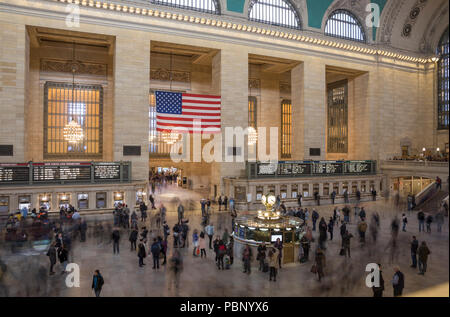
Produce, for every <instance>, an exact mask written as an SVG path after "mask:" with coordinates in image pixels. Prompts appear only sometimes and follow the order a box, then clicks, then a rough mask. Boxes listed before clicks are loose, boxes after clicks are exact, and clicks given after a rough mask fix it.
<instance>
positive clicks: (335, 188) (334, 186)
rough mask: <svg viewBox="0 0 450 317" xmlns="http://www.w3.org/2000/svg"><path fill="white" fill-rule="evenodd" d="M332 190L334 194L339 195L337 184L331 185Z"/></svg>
mask: <svg viewBox="0 0 450 317" xmlns="http://www.w3.org/2000/svg"><path fill="white" fill-rule="evenodd" d="M333 190H334V192H335V193H336V195H339V194H341V193H339V183H333Z"/></svg>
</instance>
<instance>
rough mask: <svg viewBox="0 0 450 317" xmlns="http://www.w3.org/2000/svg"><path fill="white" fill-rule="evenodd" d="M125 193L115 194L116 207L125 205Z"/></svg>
mask: <svg viewBox="0 0 450 317" xmlns="http://www.w3.org/2000/svg"><path fill="white" fill-rule="evenodd" d="M123 199H124V193H123V192H114V207H117V206H118V205H119V204H122V205H123Z"/></svg>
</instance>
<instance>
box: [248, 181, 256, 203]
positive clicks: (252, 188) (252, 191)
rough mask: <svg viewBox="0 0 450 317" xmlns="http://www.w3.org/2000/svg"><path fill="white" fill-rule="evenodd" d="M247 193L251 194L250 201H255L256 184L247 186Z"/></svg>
mask: <svg viewBox="0 0 450 317" xmlns="http://www.w3.org/2000/svg"><path fill="white" fill-rule="evenodd" d="M249 187H250V188H249V193H250V194H252V203H254V202H256V185H250V186H249Z"/></svg>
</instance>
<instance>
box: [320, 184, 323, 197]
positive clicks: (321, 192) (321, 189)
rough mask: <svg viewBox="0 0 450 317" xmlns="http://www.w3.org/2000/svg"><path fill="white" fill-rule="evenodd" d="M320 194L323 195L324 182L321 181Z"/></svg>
mask: <svg viewBox="0 0 450 317" xmlns="http://www.w3.org/2000/svg"><path fill="white" fill-rule="evenodd" d="M319 195H320V196H321V197H322V196H323V183H319Z"/></svg>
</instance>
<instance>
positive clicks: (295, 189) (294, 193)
mask: <svg viewBox="0 0 450 317" xmlns="http://www.w3.org/2000/svg"><path fill="white" fill-rule="evenodd" d="M297 196H298V185H292V186H291V197H292V198H297Z"/></svg>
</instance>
